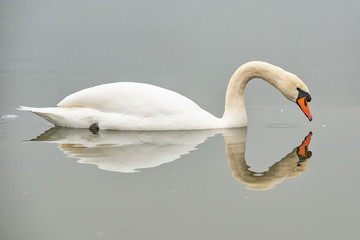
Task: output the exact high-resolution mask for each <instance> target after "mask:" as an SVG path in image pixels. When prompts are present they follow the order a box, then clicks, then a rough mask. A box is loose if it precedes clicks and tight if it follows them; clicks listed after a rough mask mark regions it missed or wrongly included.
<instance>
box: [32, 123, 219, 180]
mask: <svg viewBox="0 0 360 240" xmlns="http://www.w3.org/2000/svg"><path fill="white" fill-rule="evenodd" d="M215 134H216V131H214V130H212V131H100V132H99V134H97V135H94V134H91V132H89V131H88V130H87V129H71V128H52V129H50V130H48V131H46V132H45V133H43V134H42V135H40V136H39V137H37V138H36V139H34V140H35V141H45V142H53V143H58V144H59V149H60V150H61V151H63V152H64V153H65V155H67V156H68V157H71V158H78V159H80V160H79V161H78V162H79V163H86V164H95V165H97V166H98V167H99V168H100V169H103V170H107V171H114V172H124V173H131V172H136V171H138V170H139V169H143V168H152V167H157V166H159V165H161V164H164V163H168V162H172V161H174V160H176V159H178V158H180V156H181V155H185V154H187V153H189V152H190V151H193V150H195V149H196V146H197V145H199V144H200V143H202V142H204V141H205V140H206V139H207V138H208V137H211V136H213V135H215Z"/></svg>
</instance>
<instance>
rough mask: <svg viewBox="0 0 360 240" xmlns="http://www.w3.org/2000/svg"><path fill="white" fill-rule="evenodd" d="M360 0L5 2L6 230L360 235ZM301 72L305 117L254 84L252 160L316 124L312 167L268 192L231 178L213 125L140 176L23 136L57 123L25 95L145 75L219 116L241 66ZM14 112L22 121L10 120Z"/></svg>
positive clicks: (55, 234) (2, 198) (51, 97)
mask: <svg viewBox="0 0 360 240" xmlns="http://www.w3.org/2000/svg"><path fill="white" fill-rule="evenodd" d="M359 9H360V2H359V1H355V0H354V1H325V0H322V1H296V2H295V1H203V0H202V1H177V2H172V1H85V0H84V1H76V0H72V1H70V0H63V1H45V0H44V1H36V0H34V1H30V0H29V1H21V0H19V1H10V0H9V1H3V0H0V117H1V118H0V151H1V158H0V159H1V160H0V191H1V195H0V216H1V217H0V238H1V239H6V240H7V239H144V238H147V239H220V238H221V239H239V238H244V239H250V238H252V239H260V238H262V239H263V238H267V239H358V238H359V236H360V234H359V232H358V223H357V222H358V215H359V214H360V211H359V206H358V202H359V200H360V199H359V191H358V182H359V181H360V179H359V176H358V172H357V169H358V168H359V161H358V159H359V156H358V135H359V130H360V128H359V124H358V119H359V117H360V109H359V104H360V95H359V94H358V89H359V87H360V80H359V77H358V75H359V69H360V61H359V59H360V14H359ZM251 60H261V61H267V62H270V63H272V64H275V65H278V66H280V67H282V68H284V69H286V70H288V71H290V72H293V73H295V74H297V75H298V76H299V77H300V78H301V79H302V80H303V81H304V82H305V83H306V84H307V86H308V87H309V89H310V93H311V95H312V98H313V100H312V101H311V103H310V104H309V105H310V110H311V112H312V115H313V117H314V120H313V121H312V122H311V123H310V122H308V121H307V119H306V118H305V116H304V115H303V113H302V112H301V111H300V110H299V109H298V107H297V106H296V105H294V104H293V103H291V102H289V101H288V100H286V99H285V98H284V97H283V96H282V95H281V94H280V93H279V92H278V91H277V90H275V89H274V88H273V87H271V86H269V85H268V84H266V83H265V82H263V81H261V80H254V81H251V82H250V83H249V85H248V86H247V89H246V101H247V110H248V118H249V126H248V134H247V145H246V159H247V164H248V165H249V166H250V169H251V170H253V171H266V170H267V169H268V167H269V166H271V165H272V164H274V163H275V162H277V161H279V160H280V159H281V158H282V157H284V156H285V155H286V154H288V153H289V152H291V151H292V149H293V148H294V147H297V146H298V145H300V144H301V142H302V140H303V139H304V137H305V136H306V135H307V134H308V133H309V131H312V132H313V133H314V135H313V139H312V141H311V144H310V146H309V149H310V150H311V151H312V152H313V157H312V158H311V159H310V162H309V165H308V166H307V169H308V171H307V172H305V173H302V175H301V176H300V177H297V178H293V179H287V180H285V181H284V182H282V183H279V184H278V185H276V187H275V188H274V189H272V190H269V191H263V192H258V191H250V190H247V189H246V186H245V185H244V184H242V183H239V182H237V180H236V179H235V178H233V177H232V173H231V171H230V170H229V166H228V163H227V160H226V153H225V146H224V138H223V137H222V136H221V135H217V136H215V137H212V138H210V139H208V140H207V141H206V142H205V143H203V144H201V145H199V146H198V149H197V150H196V151H193V152H190V153H189V154H187V155H185V156H182V157H181V158H180V159H178V160H176V161H174V162H172V163H169V164H164V165H161V166H159V167H157V168H152V169H145V170H143V171H141V172H140V173H136V174H121V173H113V172H107V171H103V170H99V169H97V168H96V166H93V165H84V164H79V163H77V162H76V159H72V158H67V157H66V156H65V155H64V154H63V153H62V152H61V151H59V149H58V147H57V145H56V144H50V143H22V142H23V141H24V140H28V139H31V138H34V137H36V136H37V135H39V134H41V133H43V132H44V131H46V130H47V129H49V128H50V127H52V125H51V124H50V123H47V122H46V121H44V120H42V119H40V118H39V117H37V116H35V115H32V114H30V113H23V112H18V111H17V110H16V107H17V106H18V105H26V106H34V107H45V106H54V105H56V104H57V103H58V102H59V101H60V100H61V99H62V98H64V97H65V96H67V95H68V94H70V93H73V92H75V91H78V90H80V89H83V88H86V87H90V86H94V85H97V84H101V83H108V82H116V81H136V82H146V83H151V84H154V85H158V86H162V87H165V88H168V89H171V90H174V91H176V92H179V93H181V94H183V95H185V96H187V97H189V98H191V99H193V100H194V101H195V102H197V103H198V104H199V105H200V106H201V107H203V108H204V109H206V110H209V111H210V112H211V113H213V114H215V115H217V116H221V115H222V113H223V106H224V97H225V90H226V86H227V83H228V80H229V78H230V76H231V74H232V73H233V72H234V71H235V70H236V68H237V67H239V66H240V65H241V64H243V63H245V62H247V61H251ZM8 114H15V115H17V116H19V117H18V118H7V117H4V116H6V115H8Z"/></svg>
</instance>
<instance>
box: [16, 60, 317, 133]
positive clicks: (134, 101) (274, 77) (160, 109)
mask: <svg viewBox="0 0 360 240" xmlns="http://www.w3.org/2000/svg"><path fill="white" fill-rule="evenodd" d="M253 78H261V79H264V80H265V81H267V82H268V83H270V84H271V85H273V86H274V87H276V88H277V89H279V90H280V92H281V93H282V94H283V95H284V96H285V97H286V98H288V99H289V100H290V101H292V102H296V103H297V104H298V105H299V106H300V108H301V109H302V111H303V112H304V113H305V115H306V116H307V117H308V119H309V120H310V121H311V120H312V116H311V114H310V111H309V108H308V102H309V101H310V100H311V97H310V94H309V89H308V87H307V86H306V85H305V84H304V82H303V81H301V80H300V79H299V78H298V77H297V76H296V75H294V74H292V73H290V72H287V71H285V70H283V69H281V68H279V67H276V66H274V65H271V64H269V63H265V62H259V61H254V62H248V63H246V64H244V65H242V66H240V67H239V68H238V69H237V70H236V71H235V73H234V74H233V76H232V77H231V79H230V82H229V85H228V88H227V92H226V101H225V112H224V115H223V117H222V118H217V117H215V116H213V115H212V114H210V113H209V112H207V111H205V110H203V109H202V108H201V107H199V106H198V105H197V104H196V103H194V102H193V101H191V100H190V99H188V98H186V97H184V96H182V95H180V94H178V93H176V92H173V91H170V90H167V89H163V88H160V87H156V86H153V85H149V84H144V83H131V82H118V83H110V84H103V85H99V86H95V87H91V88H87V89H84V90H81V91H78V92H76V93H73V94H71V95H69V96H67V97H65V98H64V99H63V100H62V101H61V102H59V104H58V105H57V107H50V108H32V107H23V106H20V107H19V110H25V111H31V112H33V113H35V114H37V115H39V116H40V117H42V118H44V119H46V120H48V121H49V122H51V123H53V124H54V125H55V126H62V127H72V128H89V126H92V127H94V126H95V127H96V128H100V129H116V130H190V129H215V128H233V127H244V126H246V125H247V115H246V108H245V100H244V90H245V86H246V84H247V83H248V81H249V80H251V79H253Z"/></svg>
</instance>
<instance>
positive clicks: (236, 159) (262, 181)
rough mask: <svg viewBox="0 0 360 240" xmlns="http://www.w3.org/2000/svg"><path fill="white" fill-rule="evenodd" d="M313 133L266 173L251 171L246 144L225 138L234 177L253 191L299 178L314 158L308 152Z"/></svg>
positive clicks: (228, 137) (270, 187)
mask: <svg viewBox="0 0 360 240" xmlns="http://www.w3.org/2000/svg"><path fill="white" fill-rule="evenodd" d="M311 136H312V132H310V133H309V134H308V135H307V136H306V137H305V139H304V141H303V142H302V143H301V145H300V146H298V147H295V148H294V149H293V150H292V151H291V152H290V153H289V154H287V155H286V156H285V157H283V158H282V159H281V160H280V161H278V162H276V163H275V164H274V165H272V166H271V167H270V168H269V170H268V171H266V172H253V171H250V170H249V168H250V166H248V165H247V164H246V161H245V142H244V141H241V139H240V138H236V137H233V136H224V138H225V142H226V153H227V159H228V161H229V166H230V169H231V171H232V173H233V176H234V177H235V178H237V179H238V180H239V181H240V182H242V183H244V184H246V185H247V188H248V189H251V190H268V189H272V188H274V187H275V185H276V184H278V183H281V182H283V181H284V180H285V179H286V178H291V177H298V176H300V174H301V173H302V172H304V171H306V167H307V165H308V163H309V159H310V157H311V156H312V153H311V151H309V150H308V147H309V144H310V140H311Z"/></svg>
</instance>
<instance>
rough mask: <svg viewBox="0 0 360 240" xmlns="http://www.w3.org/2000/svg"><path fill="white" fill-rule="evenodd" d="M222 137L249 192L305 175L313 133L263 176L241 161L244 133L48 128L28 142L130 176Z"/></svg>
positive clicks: (232, 164) (233, 167)
mask: <svg viewBox="0 0 360 240" xmlns="http://www.w3.org/2000/svg"><path fill="white" fill-rule="evenodd" d="M218 133H221V134H223V136H224V138H225V143H226V152H227V159H228V162H229V165H230V169H231V171H232V172H233V176H234V177H235V178H237V179H238V180H239V181H240V182H242V183H245V184H247V185H248V188H249V189H256V190H265V189H271V188H273V187H274V186H275V185H276V184H278V183H280V182H282V181H284V180H285V179H286V178H288V177H296V176H299V175H300V174H301V172H303V171H305V168H306V166H307V164H308V161H309V158H310V157H311V152H310V151H308V145H309V143H310V139H311V135H312V134H311V133H310V134H309V135H308V136H307V137H306V138H305V140H304V141H303V143H302V144H301V145H300V146H299V147H296V148H295V149H294V150H293V151H292V152H290V153H289V154H288V155H286V156H285V157H284V158H282V159H281V160H280V161H279V162H277V163H275V164H274V165H273V166H271V167H270V168H269V170H268V171H267V172H264V173H255V172H252V171H250V170H249V166H248V165H246V161H245V143H246V134H247V129H246V128H237V129H222V130H201V131H153V132H151V131H141V132H140V131H139V132H138V131H104V130H103V131H100V132H99V134H92V133H90V132H89V131H88V130H87V129H71V128H59V127H55V128H51V129H50V130H48V131H46V132H44V133H43V134H41V135H40V136H38V137H37V138H36V139H33V140H32V141H42V142H53V143H58V144H59V148H60V150H62V151H63V152H64V153H65V155H66V156H68V157H71V158H78V159H80V160H79V161H78V162H79V163H86V164H95V165H97V166H98V167H99V168H100V169H103V170H107V171H115V172H124V173H131V172H136V171H138V170H139V169H144V168H152V167H156V166H159V165H161V164H164V163H168V162H171V161H174V160H176V159H178V158H180V156H181V155H184V154H187V153H189V152H190V151H193V150H195V149H196V147H197V146H198V145H199V144H200V143H202V142H204V141H205V140H206V139H207V138H209V137H212V136H214V135H216V134H218Z"/></svg>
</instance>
